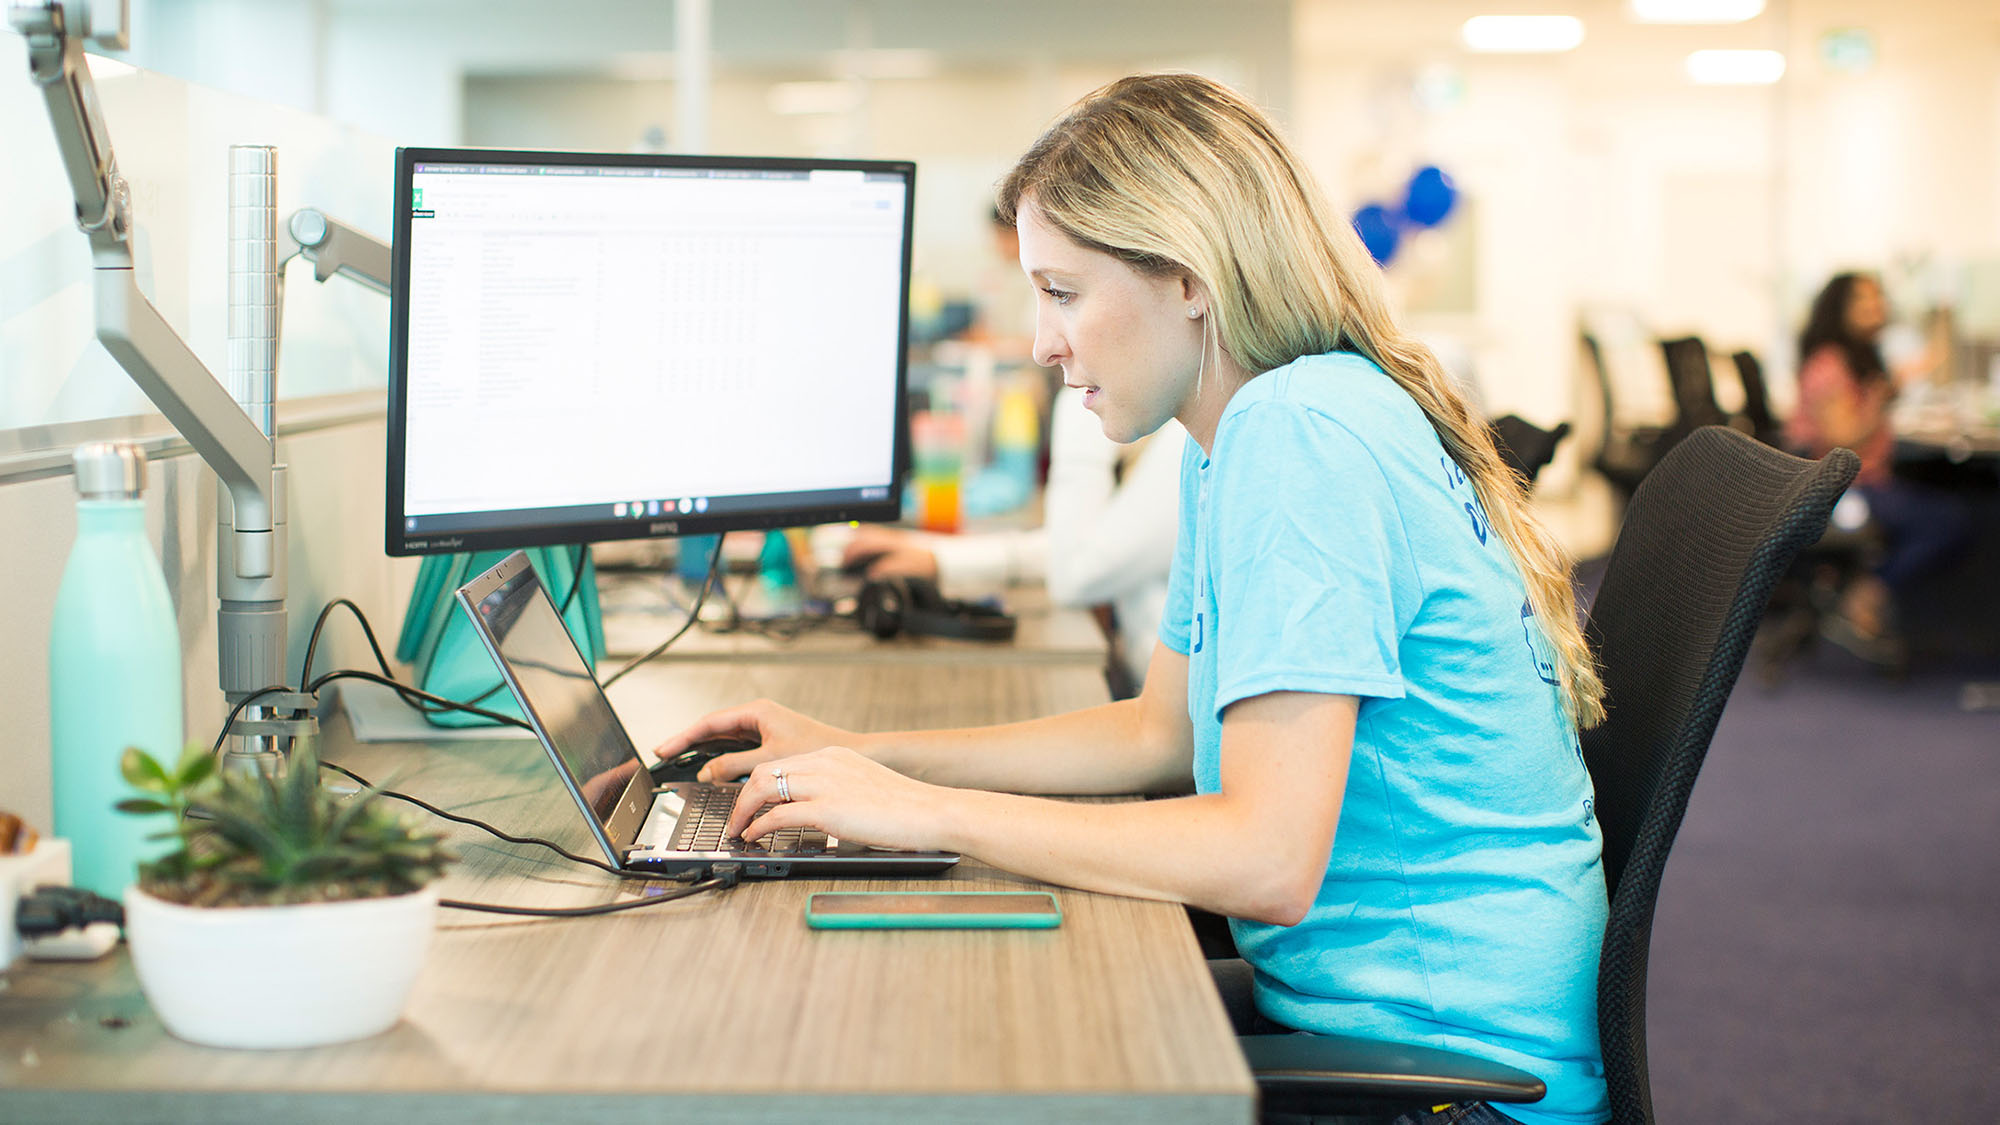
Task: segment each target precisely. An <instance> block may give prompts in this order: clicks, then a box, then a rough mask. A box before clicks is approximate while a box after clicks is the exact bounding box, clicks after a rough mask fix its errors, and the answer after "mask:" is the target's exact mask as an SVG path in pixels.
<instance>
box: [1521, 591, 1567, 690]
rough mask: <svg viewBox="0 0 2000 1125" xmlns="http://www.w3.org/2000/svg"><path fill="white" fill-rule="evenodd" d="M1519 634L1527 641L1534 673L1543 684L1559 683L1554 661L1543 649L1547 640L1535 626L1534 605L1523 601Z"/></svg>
mask: <svg viewBox="0 0 2000 1125" xmlns="http://www.w3.org/2000/svg"><path fill="white" fill-rule="evenodd" d="M1521 635H1522V637H1524V638H1525V639H1526V640H1527V642H1528V659H1529V660H1532V661H1534V664H1535V675H1537V676H1540V677H1541V679H1542V682H1543V683H1545V684H1560V683H1561V682H1562V681H1561V679H1560V677H1558V676H1557V675H1556V662H1555V661H1554V660H1553V659H1551V657H1550V654H1549V653H1547V652H1545V651H1544V646H1545V645H1546V644H1547V642H1546V641H1544V640H1543V639H1542V631H1541V630H1540V629H1538V628H1536V627H1535V607H1534V606H1532V605H1530V604H1529V603H1527V602H1525V601H1524V602H1522V603H1521Z"/></svg>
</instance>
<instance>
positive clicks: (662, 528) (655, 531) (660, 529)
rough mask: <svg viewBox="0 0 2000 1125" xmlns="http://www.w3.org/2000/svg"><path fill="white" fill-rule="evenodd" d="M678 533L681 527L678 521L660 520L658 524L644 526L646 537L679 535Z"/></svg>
mask: <svg viewBox="0 0 2000 1125" xmlns="http://www.w3.org/2000/svg"><path fill="white" fill-rule="evenodd" d="M680 533H681V525H680V522H679V521H678V520H661V521H660V522H658V523H654V524H648V525H646V534H648V535H679V534H680Z"/></svg>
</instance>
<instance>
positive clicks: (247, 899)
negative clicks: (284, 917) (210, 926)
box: [118, 744, 455, 906]
mask: <svg viewBox="0 0 2000 1125" xmlns="http://www.w3.org/2000/svg"><path fill="white" fill-rule="evenodd" d="M120 768H121V769H122V771H123V772H124V775H125V780H126V781H127V782H129V783H130V784H131V785H132V786H133V787H134V788H136V789H138V790H139V791H141V792H142V793H144V794H146V796H143V797H134V798H131V799H128V800H124V801H120V802H119V803H118V809H119V811H120V812H125V813H131V814H134V815H138V816H160V815H161V814H169V813H170V814H172V816H173V827H172V829H171V830H169V831H167V832H164V833H161V834H160V835H159V836H156V837H155V839H174V840H178V841H179V843H180V846H179V848H177V849H176V850H174V851H171V852H168V853H167V854H166V855H163V856H161V857H160V858H159V859H156V860H153V861H151V862H149V863H142V864H140V865H139V885H140V886H141V887H142V888H144V889H145V891H146V892H147V893H148V894H151V895H154V896H156V897H158V898H163V899H167V900H168V901H171V902H178V903H183V904H185V905H189V906H278V905H286V904H293V903H307V902H334V901H342V900H346V899H360V898H383V897H387V896H390V895H400V894H408V893H409V892H411V891H416V890H420V889H422V888H423V887H424V886H426V885H428V884H429V883H430V882H431V881H432V880H433V879H436V878H437V877H438V875H439V874H441V873H442V872H443V870H444V867H445V865H446V864H448V863H450V862H451V861H452V860H453V859H454V858H455V857H454V856H453V855H452V854H451V852H450V851H448V850H447V849H446V848H445V847H444V838H443V837H442V836H438V835H423V834H420V833H418V832H416V831H414V830H413V829H412V828H411V826H410V825H409V824H408V823H407V822H405V821H404V819H403V818H402V817H400V816H398V815H397V814H396V813H394V812H393V811H391V810H390V809H389V808H388V807H387V806H385V805H383V804H382V803H381V802H380V801H378V800H377V799H376V798H377V796H378V793H377V791H376V790H373V789H370V790H367V791H364V792H361V793H357V794H354V795H352V796H349V797H343V796H342V795H340V794H336V793H334V792H332V791H330V790H327V789H323V788H321V787H320V784H319V760H318V758H317V757H316V756H315V755H314V753H313V751H312V750H311V749H309V748H303V747H302V748H301V749H298V750H295V751H293V753H292V757H291V761H290V762H289V764H288V766H287V768H286V770H285V772H284V773H283V774H282V775H281V776H278V777H265V776H261V775H238V774H225V773H222V772H220V771H218V770H217V769H216V760H215V758H214V757H213V756H212V755H211V754H210V753H208V752H207V750H206V748H204V747H202V746H201V745H200V744H193V745H190V746H188V747H187V749H186V750H184V751H183V752H182V753H181V758H180V761H179V762H177V763H175V765H174V767H173V768H172V769H171V770H170V769H168V768H167V767H165V766H162V765H161V764H160V763H159V762H158V761H156V760H155V759H154V758H153V757H152V756H151V755H149V754H147V753H146V752H144V751H142V750H139V749H137V748H133V749H129V750H127V751H125V756H124V758H123V760H122V761H121V762H120Z"/></svg>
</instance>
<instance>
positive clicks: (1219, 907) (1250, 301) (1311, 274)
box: [661, 75, 1607, 1125]
mask: <svg viewBox="0 0 2000 1125" xmlns="http://www.w3.org/2000/svg"><path fill="white" fill-rule="evenodd" d="M1000 207H1001V210H1002V212H1003V213H1004V214H1006V215H1009V216H1011V217H1013V218H1014V220H1015V223H1016V226H1017V228H1018V230H1019V231H1020V235H1021V267H1022V269H1023V270H1024V271H1025V272H1026V273H1027V275H1028V277H1029V278H1030V280H1031V281H1032V282H1033V284H1034V285H1035V287H1036V288H1037V289H1038V290H1040V293H1041V296H1040V301H1039V313H1038V316H1037V321H1036V330H1035V358H1036V360H1037V361H1038V362H1040V363H1043V364H1060V365H1061V366H1062V368H1063V371H1064V377H1065V381H1066V382H1067V383H1068V384H1069V385H1070V386H1073V387H1080V388H1082V389H1083V391H1084V394H1085V396H1086V400H1087V405H1088V406H1089V408H1090V410H1091V411H1092V412H1093V413H1094V414H1096V415H1097V418H1098V420H1099V421H1100V422H1101V423H1102V424H1103V427H1104V432H1105V433H1106V434H1107V435H1109V436H1110V437H1112V438H1113V439H1115V440H1118V441H1131V440H1133V439H1135V438H1138V437H1140V436H1143V435H1145V434H1148V433H1151V432H1153V431H1154V430H1155V429H1157V428H1159V427H1160V426H1161V425H1162V424H1164V423H1165V422H1166V421H1167V420H1168V419H1169V418H1175V419H1178V420H1179V421H1180V422H1181V423H1182V424H1183V425H1184V426H1185V427H1186V429H1187V432H1188V441H1187V444H1186V447H1185V451H1184V456H1183V460H1182V468H1181V499H1180V533H1179V544H1178V547H1177V551H1176V558H1175V561H1174V566H1173V571H1172V577H1171V579H1170V581H1169V593H1168V599H1167V609H1166V615H1165V619H1164V621H1163V622H1162V624H1161V627H1160V636H1159V643H1158V644H1157V645H1156V646H1155V648H1154V653H1153V657H1152V664H1151V667H1150V669H1149V671H1148V674H1147V676H1146V681H1145V688H1144V690H1143V691H1142V693H1141V694H1140V695H1139V697H1138V698H1136V699H1132V700H1127V701H1123V702H1118V703H1112V704H1108V705H1106V706H1102V707H1096V708H1091V709H1088V710H1084V711H1079V712H1074V713H1070V714H1065V715H1058V716H1054V717H1050V718H1045V719H1040V720H1035V721H1031V722H1025V723H1016V724H1011V725H1006V726H997V727H987V728H980V729H973V730H942V731H918V732H897V733H878V734H862V733H856V732H850V731H845V730H838V729H835V728H833V727H829V726H827V725H825V724H823V723H819V722H816V721H813V720H811V719H808V718H806V717H804V716H801V715H798V714H796V713H794V712H791V711H788V710H786V709H784V708H782V707H780V706H778V705H776V704H774V703H771V702H768V701H760V702H757V703H752V704H749V705H746V706H743V707H737V708H732V709H729V710H725V711H719V712H717V713H715V714H712V715H709V716H708V717H706V718H704V719H703V720H701V721H700V722H698V723H696V724H695V725H694V726H692V727H691V728H689V729H688V730H686V731H684V732H682V733H681V734H680V735H678V736H676V737H675V738H674V739H672V740H670V741H669V742H668V743H666V744H665V745H664V746H662V747H661V753H662V754H665V755H671V754H673V753H676V752H678V751H679V750H680V749H681V748H683V747H685V746H686V745H688V744H689V743H691V742H693V741H695V740H698V739H701V738H705V737H710V736H713V735H718V734H739V735H740V734H752V735H755V736H756V737H758V738H760V739H761V740H762V745H761V746H760V747H759V748H758V749H756V750H753V751H749V752H747V753H742V754H736V755H731V756H728V757H722V758H717V759H716V760H715V761H713V762H711V763H710V764H709V766H708V767H707V768H706V769H705V770H704V778H705V779H706V778H727V777H735V776H739V775H741V774H744V773H745V772H747V773H748V775H749V776H748V779H747V780H746V782H745V785H744V792H743V796H742V798H741V799H740V800H739V801H738V804H737V806H736V807H737V813H736V815H735V818H734V820H733V821H732V824H731V827H732V829H733V830H735V831H740V832H741V833H742V835H743V836H744V837H745V838H746V839H752V840H754V839H757V838H760V837H761V836H763V835H764V834H766V833H768V832H771V831H774V830H776V829H779V828H783V827H790V826H796V825H812V826H816V827H819V828H822V829H824V830H826V831H827V832H829V833H831V834H833V835H836V836H839V837H841V838H843V839H852V840H858V841H865V842H868V843H874V844H881V845H893V846H900V847H919V848H948V849H952V850H956V851H960V852H964V853H965V854H967V855H971V856H976V857H978V858H979V859H982V860H984V861H986V862H988V863H991V864H994V865H995V866H998V867H1003V868H1006V869H1009V870H1013V871H1018V872H1021V873H1024V874H1027V875H1031V876H1034V877H1036V878H1039V879H1043V880H1047V881H1049V882H1053V883H1062V884H1067V885H1070V886H1075V887H1082V888H1086V889H1089V890H1093V891H1102V892H1108V893H1112V894H1126V895H1136V896H1141V897H1146V898H1156V899H1168V900H1174V901H1179V902H1184V903H1187V904H1190V905H1192V906H1195V907H1199V908H1203V909H1206V910H1209V911H1212V912H1214V913H1217V914H1221V915H1224V916H1227V917H1228V918H1230V919H1231V920H1232V921H1231V928H1232V930H1233V932H1234V935H1235V938H1236V942H1237V945H1238V947H1239V948H1240V950H1241V952H1242V954H1243V957H1244V959H1245V961H1246V962H1247V964H1248V969H1249V971H1248V972H1245V973H1242V974H1239V975H1240V976H1241V977H1245V978H1249V979H1250V980H1251V981H1253V982H1254V983H1250V984H1249V985H1248V987H1244V988H1240V989H1239V988H1238V987H1237V986H1236V985H1234V984H1232V983H1231V981H1232V978H1231V976H1230V975H1229V974H1227V973H1224V972H1218V982H1219V984H1222V985H1223V986H1224V991H1225V999H1226V1000H1231V1001H1233V1003H1232V1005H1231V1006H1232V1007H1233V1008H1234V1009H1235V1011H1234V1012H1233V1013H1232V1014H1233V1015H1235V1016H1236V1017H1237V1018H1238V1021H1239V1025H1240V1026H1242V1027H1244V1028H1245V1029H1250V1028H1262V1029H1269V1028H1271V1027H1273V1026H1277V1027H1283V1028H1294V1029H1299V1030H1304V1031H1310V1032H1328V1033H1331V1032H1341V1033H1350V1034H1359V1035H1365V1036H1371V1037H1375V1038H1379V1039H1386V1040H1392V1041H1400V1042H1411V1043H1424V1044H1430V1045H1436V1046H1442V1047H1447V1048H1452V1049H1456V1050H1461V1051H1466V1052H1470V1053H1474V1054H1479V1055H1484V1056H1487V1057H1490V1058H1493V1059H1497V1060H1499V1061H1502V1062H1505V1063H1508V1064H1511V1065H1514V1066H1518V1067H1520V1068H1522V1069H1525V1070H1528V1071H1530V1072H1531V1073H1533V1074H1535V1075H1537V1076H1538V1077H1540V1078H1542V1079H1543V1080H1544V1081H1545V1082H1546V1083H1547V1084H1548V1087H1549V1092H1548V1095H1547V1097H1546V1098H1544V1099H1543V1100H1542V1101H1541V1102H1540V1103H1537V1104H1535V1105H1532V1106H1518V1107H1509V1109H1508V1110H1507V1114H1506V1115H1503V1114H1501V1113H1500V1112H1499V1111H1498V1110H1495V1109H1493V1108H1491V1107H1489V1106H1485V1105H1483V1104H1482V1105H1473V1106H1456V1107H1414V1108H1413V1109H1412V1110H1411V1111H1410V1112H1409V1113H1408V1114H1405V1115H1403V1116H1402V1117H1397V1118H1393V1120H1397V1121H1407V1122H1431V1121H1438V1122H1443V1121H1464V1122H1473V1123H1478V1122H1486V1123H1492V1122H1506V1121H1508V1120H1510V1119H1511V1120H1519V1121H1521V1122H1525V1123H1530V1125H1537V1123H1561V1125H1580V1123H1583V1122H1596V1121H1601V1120H1603V1119H1604V1118H1605V1116H1606V1115H1607V1103H1606V1099H1605V1089H1604V1081H1603V1075H1602V1065H1601V1063H1600V1060H1599V1054H1598V1047H1597V1035H1596V1019H1595V1014H1594V1013H1595V1007H1594V996H1595V992H1596V988H1595V982H1596V965H1597V949H1598V943H1599V941H1600V938H1601V935H1602V933H1603V927H1604V919H1605V912H1606V906H1605V888H1604V877H1603V872H1602V870H1601V868H1600V866H1599V853H1600V851H1601V837H1600V835H1599V832H1598V828H1597V825H1596V823H1595V821H1594V820H1593V818H1592V816H1591V788H1590V779H1589V776H1588V775H1587V773H1586V772H1585V769H1584V765H1583V761H1582V756H1581V753H1580V751H1579V749H1578V745H1577V739H1576V730H1577V727H1578V725H1579V724H1585V725H1587V724H1592V723H1595V722H1596V721H1598V719H1599V718H1600V717H1601V715H1602V708H1601V704H1600V700H1599V696H1600V695H1601V691H1602V689H1601V687H1600V685H1599V682H1598V679H1597V676H1596V673H1595V671H1594V669H1593V667H1592V664H1591V660H1590V656H1589V653H1588V650H1587V649H1586V647H1585V645H1584V641H1583V637H1582V634H1581V631H1580V630H1579V628H1578V626H1577V622H1576V617H1575V607H1574V604H1573V597H1572V594H1571V589H1570V585H1569V581H1568V576H1567V573H1566V569H1565V567H1564V565H1563V563H1562V561H1561V559H1560V557H1559V553H1558V551H1557V550H1556V548H1555V547H1554V546H1553V545H1552V542H1551V541H1550V539H1549V537H1548V536H1547V534H1546V533H1545V532H1543V531H1542V530H1541V529H1540V528H1539V527H1538V526H1537V525H1536V524H1535V523H1534V521H1533V520H1532V519H1531V518H1530V516H1529V514H1528V512H1527V509H1526V506H1525V499H1524V493H1523V487H1522V484H1521V482H1520V480H1519V479H1518V478H1516V477H1513V476H1511V475H1509V473H1508V472H1507V471H1506V470H1505V469H1504V468H1503V467H1502V465H1501V462H1500V461H1499V459H1498V458H1497V456H1496V455H1495V453H1494V450H1493V446H1492V443H1491V440H1490V439H1489V438H1488V436H1487V434H1486V430H1485V428H1484V427H1483V426H1482V425H1481V424H1480V422H1479V421H1478V420H1477V419H1475V418H1474V417H1473V416H1472V415H1471V413H1470V411H1469V410H1468V409H1467V407H1466V404H1465V402H1464V400H1463V399H1462V397H1461V396H1460V394H1459V392H1458V391H1457V390H1456V389H1455V387H1454V384H1453V383H1452V382H1451V380H1450V379H1449V378H1448V377H1446V376H1445V375H1444V373H1443V372H1442V371H1441V370H1440V369H1439V366H1438V364H1437V362H1436V360H1435V359H1434V358H1433V357H1432V356H1431V355H1430V353H1429V352H1427V351H1426V350H1425V349H1424V348H1423V347H1422V346H1421V345H1418V344H1416V343H1414V342H1413V341H1412V340H1411V339H1410V338H1409V337H1408V336H1407V335H1405V334H1404V333H1403V332H1402V331H1401V330H1399V329H1398V328H1397V327H1396V326H1395V324H1394V323H1393V322H1392V321H1391V320H1390V318H1389V315H1388V312H1387V308H1386V305H1385V303H1384V300H1383V296H1382V279H1381V276H1380V274H1379V273H1378V272H1377V270H1376V268H1375V267H1374V265H1373V263H1372V262H1371V261H1370V259H1369V257H1368V255H1367V253H1366V251H1365V250H1364V249H1363V248H1362V246H1361V244H1360V241H1359V239H1358V238H1357V237H1356V236H1355V235H1354V233H1353V231H1352V230H1351V229H1350V228H1349V227H1348V226H1347V225H1346V224H1345V223H1344V222H1342V221H1341V220H1340V219H1339V218H1338V217H1337V216H1336V215H1335V213H1334V212H1333V211H1332V210H1330V209H1329V208H1328V206H1327V205H1326V203H1325V202H1324V201H1323V200H1322V199H1321V198H1320V197H1319V194H1318V192H1317V190H1316V189H1315V188H1314V186H1313V184H1312V181H1311V178H1310V176H1309V175H1308V174H1307V172H1306V171H1305V169H1304V167H1303V166H1302V165H1301V164H1300V162H1299V160H1298V159H1297V157H1296V156H1295V155H1294V154H1293V153H1292V152H1291V150H1290V148H1289V146H1287V145H1286V143H1285V142H1284V141H1283V140H1282V139H1281V138H1280V137H1279V135H1278V133H1277V131H1276V129H1275V128H1274V127H1273V126H1272V125H1271V123H1270V122H1269V121H1268V120H1266V118H1265V117H1264V116H1263V115H1262V114H1261V113H1260V112H1259V111H1258V110H1257V109H1256V108H1255V107H1253V106H1251V105H1250V104H1249V103H1248V102H1246V101H1245V100H1243V99H1242V98H1241V97H1240V96H1238V95H1237V94H1235V93H1233V92H1232V91H1230V90H1228V89H1227V88H1225V87H1223V86H1220V85H1218V84H1216V83H1214V82H1210V81H1208V80H1206V79H1202V78H1198V77H1193V76H1188V75H1150V76H1142V77H1135V78H1127V79H1123V80H1121V81H1119V82H1116V83H1113V84H1112V85H1110V86H1107V87H1105V88H1104V89H1102V90H1099V91H1097V92H1096V93H1094V94H1092V95H1090V96H1089V97H1087V98H1085V99H1084V100H1083V101H1081V102H1079V103H1078V104H1077V105H1076V106H1075V107H1073V108H1072V109H1071V110H1070V111H1069V112H1068V113H1067V114H1066V115H1065V116H1064V117H1063V118H1062V119H1061V120H1060V121H1058V122H1057V123H1056V124H1055V125H1054V126H1053V127H1052V128H1051V129H1050V130H1049V132H1048V133H1047V134H1045V135H1044V136H1043V137H1042V138H1041V139H1040V140H1039V141H1037V142H1036V143H1035V145H1034V147H1033V148H1031V149H1030V150H1029V151H1028V153H1027V154H1026V155H1025V156H1023V157H1022V158H1021V160H1020V162H1019V163H1018V164H1017V165H1016V166H1015V168H1014V169H1013V171H1012V172H1011V173H1010V174H1009V175H1008V177H1007V178H1006V180H1005V181H1004V183H1003V184H1002V186H1001V191H1000ZM780 772H782V774H783V776H784V780H785V783H786V784H785V789H786V794H787V796H788V800H786V801H784V802H781V803H779V804H777V805H775V806H774V807H773V808H772V809H771V810H770V811H768V812H766V813H764V814H763V815H761V816H758V817H756V818H755V819H752V818H751V812H750V811H751V810H754V809H757V808H758V807H759V806H760V805H762V804H764V803H765V802H769V801H777V800H778V799H779V797H780V792H779V787H778V785H777V782H776V780H775V776H776V775H777V774H778V773H780ZM1190 775H1191V776H1192V777H1193V779H1194V783H1195V793H1194V795H1192V796H1185V797H1178V798H1172V799H1166V800H1156V801H1143V802H1131V803H1117V804H1087V805H1086V804H1074V803H1065V802H1060V801H1051V800H1046V799H1042V798H1038V797H1035V796H1024V795H1022V794H1064V793H1130V792H1149V791H1165V790H1171V789H1174V788H1177V787H1179V788H1185V786H1186V783H1187V780H1188V778H1189V776H1190ZM1161 841H1173V844H1172V846H1171V847H1165V846H1162V844H1161ZM1233 989H1235V990H1238V991H1243V992H1248V993H1249V994H1250V995H1249V996H1247V997H1245V996H1232V995H1231V992H1232V990H1233ZM1246 999H1247V1000H1254V1011H1252V1010H1251V1009H1250V1005H1249V1004H1247V1003H1243V1001H1244V1000H1246ZM1384 1120H1390V1118H1385V1119H1384Z"/></svg>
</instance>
